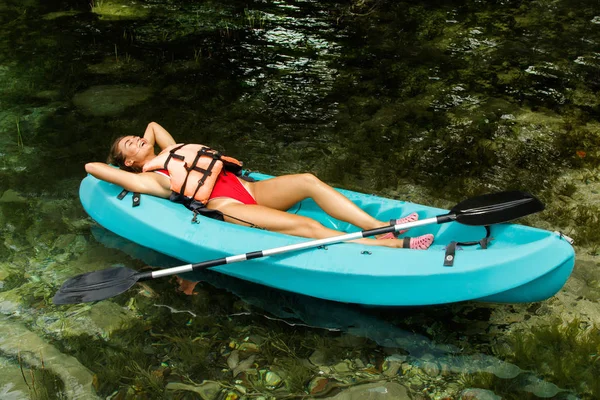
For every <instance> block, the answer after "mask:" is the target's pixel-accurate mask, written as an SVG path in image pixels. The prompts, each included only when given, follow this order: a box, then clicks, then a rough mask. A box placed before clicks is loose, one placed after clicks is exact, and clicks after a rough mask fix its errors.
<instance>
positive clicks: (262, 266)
mask: <svg viewBox="0 0 600 400" xmlns="http://www.w3.org/2000/svg"><path fill="white" fill-rule="evenodd" d="M252 177H254V178H255V179H269V178H271V177H269V176H267V175H262V174H256V173H253V174H252ZM121 190H122V188H120V187H118V186H116V185H113V184H110V183H107V182H104V181H101V180H98V179H96V178H94V177H92V176H87V177H86V178H84V179H83V181H82V183H81V186H80V199H81V203H82V205H83V207H84V209H85V210H86V212H87V213H88V214H89V215H90V217H91V218H92V219H94V220H95V221H96V222H98V223H99V224H100V225H102V226H103V227H105V228H106V229H108V230H109V231H112V232H114V233H116V234H117V235H119V236H122V237H124V238H126V239H129V240H131V241H133V242H135V243H137V244H140V245H142V246H145V247H148V248H150V249H153V250H156V251H158V252H160V253H163V254H166V255H168V256H171V257H174V258H176V259H179V260H182V261H183V262H184V263H197V262H201V261H206V260H211V259H216V258H221V257H227V256H232V255H238V254H245V253H248V252H252V251H259V250H266V249H270V248H275V247H281V246H287V245H291V244H296V243H302V242H305V241H307V240H308V239H305V238H299V237H294V236H289V235H283V234H279V233H275V232H268V231H264V230H259V229H255V228H250V227H245V226H240V225H236V224H231V223H226V222H221V221H216V220H213V219H210V218H205V217H201V216H199V217H198V218H197V220H198V222H197V223H194V222H192V217H193V214H192V213H191V212H190V211H189V210H187V209H186V208H185V207H183V206H182V205H179V204H175V203H172V202H170V201H168V200H166V199H160V198H157V197H153V196H147V195H143V196H142V198H141V202H140V205H139V206H138V207H132V194H131V193H129V194H128V195H127V196H125V198H123V199H121V200H119V199H118V198H117V196H118V194H119V193H120V192H121ZM338 190H339V191H340V192H341V193H343V194H344V195H345V196H346V197H348V198H349V199H350V200H352V201H353V202H354V203H356V204H357V205H358V206H359V207H361V208H362V209H364V210H365V211H366V212H368V213H369V214H371V215H374V216H376V217H377V218H379V219H381V220H384V221H385V220H389V219H391V218H399V217H401V216H403V215H406V214H409V213H411V212H417V213H418V214H419V218H420V219H425V218H431V217H435V216H437V215H440V214H444V213H446V212H447V210H443V209H439V208H434V207H428V206H423V205H419V204H415V203H410V202H404V201H397V200H392V199H386V198H382V197H378V196H373V195H367V194H363V193H358V192H352V191H347V190H341V189H338ZM288 212H291V213H295V214H299V215H304V216H308V217H311V218H314V219H316V220H318V221H319V222H321V223H322V224H324V225H325V226H328V227H330V228H332V229H337V230H340V231H344V232H356V231H359V230H360V229H359V228H357V227H354V226H352V225H350V224H348V223H346V222H343V221H339V220H336V219H334V218H332V217H330V216H328V215H327V214H325V213H324V212H323V211H322V210H321V209H320V208H319V207H318V205H317V204H316V203H315V202H314V201H312V200H310V199H308V200H304V201H302V202H301V203H298V204H297V205H295V206H294V207H292V208H291V209H290V210H288ZM491 229H492V237H493V238H494V240H493V241H492V242H491V244H490V245H489V247H488V248H487V249H481V248H480V247H479V246H469V247H466V246H465V247H463V248H459V249H458V250H457V252H456V258H455V262H454V266H452V267H444V265H443V261H444V256H445V248H446V246H447V245H448V244H449V243H450V242H451V241H460V242H464V241H472V240H479V239H481V238H483V237H484V236H485V230H484V229H483V228H482V227H474V226H466V225H461V224H459V223H456V222H450V223H446V224H441V225H429V226H422V227H417V228H413V229H411V231H410V232H409V234H410V235H411V236H418V235H422V234H424V233H433V234H434V235H435V242H434V244H433V245H432V246H431V247H430V248H429V249H428V250H426V251H422V250H409V249H391V248H385V247H379V246H377V247H373V246H365V245H360V244H356V243H339V244H333V245H329V246H326V247H323V248H313V249H307V250H301V251H294V252H289V253H284V254H279V255H276V256H270V257H263V258H258V259H254V260H248V261H244V262H239V263H233V264H228V265H223V266H219V267H214V268H213V269H214V270H216V271H219V272H221V273H224V274H227V275H230V276H234V277H237V278H240V279H244V280H247V281H251V282H255V283H258V284H262V285H266V286H270V287H274V288H277V289H281V290H286V291H290V292H294V293H299V294H303V295H308V296H313V297H317V298H322V299H327V300H334V301H338V302H345V303H358V304H364V305H372V306H424V305H434V304H446V303H454V302H460V301H483V302H498V303H522V302H535V301H541V300H544V299H547V298H549V297H551V296H553V295H554V294H555V293H557V292H558V291H559V290H560V289H561V288H562V287H563V285H564V284H565V282H566V280H567V279H568V277H569V276H570V274H571V271H572V269H573V266H574V262H575V253H574V250H573V247H572V246H571V245H570V244H569V243H568V242H567V241H566V240H565V239H564V238H562V237H561V235H560V234H558V233H556V232H549V231H545V230H541V229H537V228H532V227H527V226H523V225H518V224H498V225H494V226H492V228H491Z"/></svg>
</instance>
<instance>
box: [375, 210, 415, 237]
mask: <svg viewBox="0 0 600 400" xmlns="http://www.w3.org/2000/svg"><path fill="white" fill-rule="evenodd" d="M418 220H419V214H417V213H416V212H414V213H412V214H408V215H407V216H406V217H402V218H399V219H392V220H391V221H390V225H398V224H406V223H407V222H415V221H418ZM406 232H408V229H403V230H401V231H398V232H390V233H386V234H384V235H381V236H379V237H378V238H377V239H395V238H397V237H398V235H402V234H403V233H406Z"/></svg>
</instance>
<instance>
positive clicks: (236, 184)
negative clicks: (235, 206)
mask: <svg viewBox="0 0 600 400" xmlns="http://www.w3.org/2000/svg"><path fill="white" fill-rule="evenodd" d="M218 197H228V198H230V199H234V200H237V201H239V202H241V203H243V204H257V203H256V200H254V197H252V195H251V194H250V192H248V190H247V189H246V188H245V187H244V185H242V182H240V180H239V178H238V177H237V176H235V174H233V173H231V172H224V171H221V173H220V174H219V176H218V177H217V182H216V183H215V187H214V188H213V190H212V193H211V194H210V197H209V198H208V199H209V200H212V199H216V198H218Z"/></svg>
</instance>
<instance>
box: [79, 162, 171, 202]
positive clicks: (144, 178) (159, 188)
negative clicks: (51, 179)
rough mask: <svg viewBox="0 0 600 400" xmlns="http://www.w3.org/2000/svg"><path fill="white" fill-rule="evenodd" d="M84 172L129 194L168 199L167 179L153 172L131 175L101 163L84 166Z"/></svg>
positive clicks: (168, 187)
mask: <svg viewBox="0 0 600 400" xmlns="http://www.w3.org/2000/svg"><path fill="white" fill-rule="evenodd" d="M85 170H86V171H87V172H88V173H89V174H91V175H93V176H95V177H96V178H98V179H102V180H103V181H107V182H110V183H114V184H115V185H119V186H121V187H122V188H123V189H127V190H129V191H130V192H139V193H145V194H151V195H153V196H157V197H164V198H168V197H169V196H170V194H171V190H170V181H169V178H167V177H165V176H163V175H161V174H157V173H154V172H143V173H139V174H136V173H133V172H127V171H123V170H121V169H119V168H114V167H111V166H110V165H108V164H105V163H101V162H91V163H87V164H85Z"/></svg>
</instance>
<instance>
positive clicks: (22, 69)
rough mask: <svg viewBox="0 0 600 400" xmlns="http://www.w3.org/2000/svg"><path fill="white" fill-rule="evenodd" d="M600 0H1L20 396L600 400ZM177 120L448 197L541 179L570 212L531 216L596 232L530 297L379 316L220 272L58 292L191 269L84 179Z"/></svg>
mask: <svg viewBox="0 0 600 400" xmlns="http://www.w3.org/2000/svg"><path fill="white" fill-rule="evenodd" d="M598 9H599V8H598V4H597V2H595V1H591V0H587V1H554V2H519V1H503V2H486V1H471V2H428V3H401V2H392V1H387V2H386V1H357V2H352V3H349V4H348V3H336V2H333V1H321V2H315V1H279V2H254V3H246V2H236V1H222V2H199V1H194V2H186V1H142V2H132V1H127V0H102V1H101V0H95V1H93V2H90V4H86V2H79V1H69V0H63V1H58V0H55V1H44V2H39V1H37V0H27V1H16V0H15V1H12V0H2V1H1V2H0V30H1V33H2V34H1V36H0V37H1V38H2V39H1V41H0V85H1V88H2V90H0V104H1V105H2V107H0V108H1V111H0V242H1V244H2V245H0V321H1V322H0V398H11V399H12V398H15V399H16V398H93V396H98V397H103V398H106V397H110V398H114V399H124V398H198V396H204V397H205V398H226V397H228V398H229V399H233V398H236V397H235V396H238V398H239V397H244V396H246V398H260V396H263V398H269V397H275V398H282V397H286V396H292V397H293V396H297V397H298V396H302V395H307V394H310V395H312V396H315V397H327V396H334V395H336V394H337V393H339V392H341V393H342V396H350V394H352V393H354V391H356V392H358V394H355V395H357V396H359V397H360V396H362V397H364V393H366V392H367V391H370V392H369V393H373V392H377V393H383V392H385V391H386V390H387V392H388V393H390V394H389V395H388V398H401V396H402V395H403V393H404V391H408V392H410V393H411V395H412V396H413V398H423V399H429V398H432V399H443V398H451V399H455V398H456V399H458V398H461V396H462V398H470V397H468V396H475V397H472V398H478V399H488V398H489V399H494V398H498V397H502V398H514V399H523V398H531V399H536V398H555V399H566V398H590V399H591V398H597V397H599V396H600V387H599V386H598V384H597V383H596V380H595V376H597V375H598V373H599V372H600V371H598V368H600V363H599V362H598V351H599V347H598V346H599V340H600V339H599V338H600V336H599V333H598V324H599V323H600V315H599V314H598V311H597V309H598V299H599V298H600V286H599V285H598V282H599V274H600V273H599V272H598V271H599V270H598V255H597V252H598V246H599V244H600V233H598V231H597V226H598V215H599V211H600V210H599V204H600V202H599V200H600V197H599V190H600V183H599V176H600V175H599V174H598V160H599V156H600V154H599V153H598V148H599V145H600V125H599V124H598V114H599V111H600V108H599V107H600V97H598V90H599V88H600V78H599V77H600V54H599V53H598V48H600V46H599V41H600V22H599V21H600V13H599V11H598ZM153 120H154V121H157V122H159V123H161V124H162V125H163V126H165V127H166V128H167V129H168V130H169V131H170V132H171V133H172V134H173V135H174V136H175V138H176V139H177V140H178V141H182V142H185V141H192V142H200V143H205V144H210V145H211V146H213V147H216V148H219V149H221V150H223V151H224V152H225V153H227V154H231V155H233V156H237V157H239V158H241V159H243V160H244V161H245V162H246V165H248V166H249V167H250V168H251V169H253V170H258V171H261V172H265V173H269V174H273V175H278V174H283V173H292V172H304V171H311V172H313V173H315V174H317V175H318V176H319V177H320V178H321V179H323V180H325V181H326V182H328V183H330V184H332V185H335V186H340V187H344V188H348V189H354V190H358V191H362V192H367V193H377V194H380V195H383V196H391V197H396V198H401V199H407V200H410V201H415V202H421V203H427V204H432V205H435V206H441V207H448V206H451V205H452V204H456V203H457V202H458V201H460V200H462V199H464V198H466V197H469V196H472V195H475V194H481V193H484V192H489V191H495V190H507V189H515V188H518V189H525V190H528V191H531V192H532V193H535V194H536V195H538V196H539V197H540V198H541V199H542V200H543V201H544V202H545V203H546V206H547V209H546V211H544V212H543V213H540V214H538V215H535V216H532V217H528V218H527V219H526V220H525V221H524V222H525V223H529V224H532V225H535V226H539V227H542V228H545V229H550V230H561V231H563V232H565V233H566V234H568V235H569V236H573V237H574V238H575V239H576V241H577V247H576V250H577V257H578V261H577V264H576V267H575V270H574V272H573V275H572V277H571V278H570V279H569V281H568V282H567V284H566V286H565V288H564V289H563V290H562V291H561V292H560V293H558V294H557V295H556V296H555V297H553V298H552V299H549V300H547V301H545V302H541V303H535V304H521V305H485V304H471V303H466V304H457V305H448V306H443V307H435V308H425V309H402V310H398V309H391V310H390V309H384V310H381V309H362V308H359V307H353V306H348V305H342V304H336V303H330V302H322V301H317V300H315V299H310V298H303V297H301V296H296V295H290V294H286V293H281V292H278V291H272V290H268V289H265V288H262V287H257V286H255V285H250V284H248V283H245V282H240V281H237V280H235V279H232V278H226V277H223V276H220V275H218V274H214V273H212V274H211V273H207V274H205V275H203V276H201V277H200V278H202V280H203V281H204V282H203V283H200V284H197V285H195V286H194V285H193V284H190V283H186V282H177V281H176V280H170V279H164V280H158V281H153V282H151V283H147V284H146V285H145V286H141V287H139V288H137V287H136V288H135V289H133V290H131V291H130V292H128V293H127V294H126V295H122V296H119V297H118V298H116V299H114V300H111V301H105V302H100V303H98V304H94V305H78V306H71V307H55V306H53V305H52V304H51V301H50V299H51V297H52V296H53V294H54V293H55V291H56V289H57V288H58V287H59V286H60V284H61V283H62V282H63V281H64V280H65V279H67V278H68V277H70V276H73V275H76V274H77V273H80V272H82V271H84V270H86V271H87V270H91V269H101V268H106V267H107V266H110V265H126V266H129V267H133V268H142V267H143V266H144V265H145V264H146V263H148V264H151V265H176V261H174V260H168V259H164V258H163V257H160V256H159V255H157V254H155V253H152V252H151V251H149V250H147V249H142V248H139V247H136V246H135V245H133V244H130V243H126V242H123V241H122V240H120V239H118V238H115V237H111V235H110V233H109V232H106V231H104V230H102V229H101V228H99V227H97V226H96V225H95V224H94V223H93V222H92V221H90V220H89V219H88V218H87V216H86V215H85V213H84V211H83V210H82V209H81V206H80V205H79V201H78V195H77V189H78V184H79V182H80V180H81V178H83V176H84V169H83V166H84V164H85V163H86V162H88V161H97V160H103V159H104V158H105V156H106V153H107V150H108V147H109V144H110V143H111V139H112V138H114V137H117V136H120V135H123V134H134V133H135V134H142V133H143V130H144V128H145V126H146V124H147V123H148V122H149V121H153ZM187 278H191V277H187ZM198 278H199V277H195V278H194V279H198ZM181 285H183V286H181ZM180 286H181V289H182V290H184V291H187V292H188V293H192V292H195V293H196V294H195V295H190V296H187V295H185V294H184V292H182V291H178V290H177V289H178V288H179V287H180ZM203 382H204V383H203ZM368 384H372V385H375V386H373V387H371V386H365V385H368ZM361 391H362V392H361ZM199 393H202V394H199ZM361 393H362V395H361ZM392 394H394V397H392ZM194 396H195V397H194ZM219 396H220V397H219ZM381 398H385V397H383V395H382V397H381Z"/></svg>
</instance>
